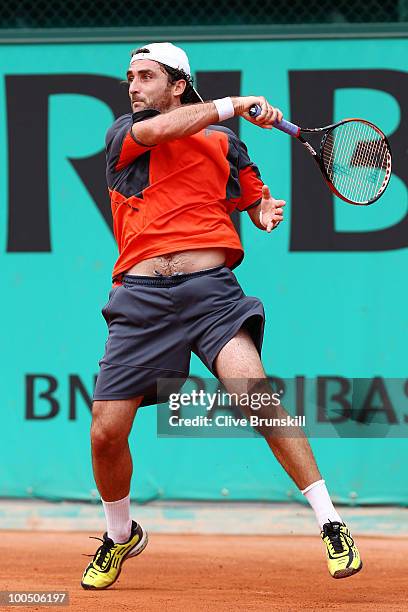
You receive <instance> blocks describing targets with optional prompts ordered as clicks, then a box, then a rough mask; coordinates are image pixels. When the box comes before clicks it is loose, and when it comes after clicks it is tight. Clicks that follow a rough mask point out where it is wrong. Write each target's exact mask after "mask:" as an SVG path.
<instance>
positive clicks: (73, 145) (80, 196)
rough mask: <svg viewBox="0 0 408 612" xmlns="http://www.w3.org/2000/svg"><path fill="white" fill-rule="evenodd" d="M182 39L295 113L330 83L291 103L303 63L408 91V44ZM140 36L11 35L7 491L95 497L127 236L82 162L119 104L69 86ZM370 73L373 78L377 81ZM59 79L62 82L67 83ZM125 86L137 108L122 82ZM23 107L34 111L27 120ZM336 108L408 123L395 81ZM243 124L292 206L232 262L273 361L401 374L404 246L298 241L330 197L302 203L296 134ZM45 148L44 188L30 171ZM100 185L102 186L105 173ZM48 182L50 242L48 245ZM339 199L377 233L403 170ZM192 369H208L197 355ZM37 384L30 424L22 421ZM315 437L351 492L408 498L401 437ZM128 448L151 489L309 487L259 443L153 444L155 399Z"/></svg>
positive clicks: (296, 372)
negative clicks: (93, 425)
mask: <svg viewBox="0 0 408 612" xmlns="http://www.w3.org/2000/svg"><path fill="white" fill-rule="evenodd" d="M146 42H149V41H146ZM174 42H177V41H174ZM133 46H135V45H133ZM181 46H183V48H184V49H185V50H186V51H187V53H188V54H189V58H190V63H191V65H192V67H193V69H194V70H195V71H202V72H210V71H236V72H238V73H240V77H241V92H242V94H243V95H244V94H250V93H256V94H260V95H265V96H267V97H268V98H269V100H270V101H271V103H272V104H275V105H277V106H279V107H280V108H281V109H283V110H284V112H285V115H286V116H287V117H288V118H290V117H291V112H292V113H293V112H294V109H298V113H299V114H301V112H302V99H303V95H304V99H305V105H306V102H307V105H308V108H309V109H312V110H311V111H310V112H311V113H313V106H314V104H316V105H317V106H318V105H319V100H320V94H321V90H322V89H324V86H325V85H324V83H325V81H324V79H323V80H321V81H320V86H319V87H320V89H318V90H317V91H316V92H315V91H313V88H312V87H310V88H307V89H305V90H303V91H302V92H301V93H300V95H299V90H298V94H297V95H296V99H293V95H292V94H293V92H294V91H295V89H294V88H293V87H292V88H291V82H292V83H293V79H295V77H296V75H298V73H303V74H309V73H310V71H341V72H344V71H349V70H351V69H352V70H354V71H360V72H359V73H360V74H361V75H362V77H363V75H365V74H367V73H370V74H373V73H372V71H377V70H380V71H386V72H387V74H388V73H389V74H391V75H392V77H393V83H396V87H397V90H398V91H400V92H401V96H403V95H404V94H403V91H404V88H405V90H407V82H406V80H404V77H406V71H407V67H408V65H407V64H408V60H407V58H408V41H407V40H404V39H388V40H387V39H381V40H380V39H376V40H374V39H373V40H370V39H364V40H363V39H362V40H337V41H335V40H327V41H323V40H305V41H248V42H233V41H231V42H217V41H213V42H189V43H187V42H186V43H182V45H181ZM131 48H132V45H130V44H125V43H120V44H119V43H117V44H69V45H68V44H67V45H63V44H55V45H54V44H47V45H41V44H32V45H4V46H1V47H0V69H1V72H2V75H1V78H0V108H1V110H2V112H1V117H2V118H1V120H0V168H2V171H1V172H2V180H1V182H0V197H1V207H0V233H1V234H0V235H1V242H0V243H1V245H2V247H1V249H0V270H1V279H2V300H1V303H0V313H1V321H2V325H1V337H2V342H1V346H2V354H1V358H0V363H1V370H0V397H1V426H2V436H1V440H2V443H1V445H0V495H1V496H11V497H30V496H35V497H46V498H51V499H61V498H71V499H84V500H86V499H92V498H95V497H96V496H97V492H96V490H95V483H94V480H93V477H92V470H91V462H90V443H89V427H90V421H91V418H90V411H89V407H88V404H87V401H86V399H87V395H88V396H89V395H90V394H91V392H92V386H93V383H94V376H95V374H96V373H97V369H98V359H99V358H100V357H101V355H102V353H103V348H104V342H105V338H106V329H105V323H104V321H103V319H102V316H101V315H100V309H101V307H102V306H103V305H104V303H105V302H106V300H107V294H108V291H109V289H110V273H111V269H112V266H113V263H114V260H115V257H116V245H115V243H114V239H113V237H112V233H111V231H110V229H109V226H108V224H107V222H106V221H105V219H104V217H103V214H102V213H101V211H100V209H99V207H98V206H97V203H96V200H97V199H98V197H99V196H97V195H95V193H92V189H91V190H90V189H89V186H86V180H83V179H84V177H85V178H86V171H87V167H88V166H87V165H86V162H84V160H86V159H87V158H92V157H94V156H96V157H97V155H98V153H100V152H101V150H102V149H103V143H104V136H105V132H106V130H107V128H108V127H109V125H110V124H111V123H112V121H113V119H114V114H113V111H112V109H111V108H110V107H109V105H108V104H107V103H106V102H104V101H102V100H101V99H98V98H97V97H94V96H92V95H90V94H89V92H87V90H86V86H84V91H83V92H77V91H73V89H72V87H71V85H69V83H70V80H69V79H70V78H71V75H77V76H78V75H80V76H81V75H82V76H81V78H83V81H81V80H79V81H78V82H80V83H86V82H87V81H88V80H89V81H90V80H91V76H95V75H98V76H105V77H110V78H113V79H118V80H119V79H121V78H122V77H123V76H124V74H125V71H126V68H127V62H128V59H129V50H130V49H131ZM295 73H296V74H295ZM52 75H59V76H58V77H57V81H56V82H54V81H53V82H52V86H49V97H48V99H46V101H45V102H44V104H43V105H42V106H41V108H42V109H43V110H44V108H45V109H46V110H47V109H48V117H46V123H44V124H41V125H42V128H44V126H45V125H46V124H47V125H48V134H47V133H44V129H43V132H42V135H41V133H40V132H38V130H37V128H38V125H37V120H38V124H39V123H40V117H39V115H38V112H37V111H36V112H37V115H34V116H33V114H32V108H33V107H35V108H37V106H36V105H37V103H38V98H39V96H40V95H41V91H44V88H46V87H48V85H46V81H40V80H38V78H37V80H36V79H33V78H32V77H34V76H35V77H40V76H42V77H44V78H45V77H47V78H49V77H50V76H52ZM16 77H19V79H16ZM291 79H292V81H291ZM363 81H364V78H363ZM371 82H372V83H375V75H374V80H372V81H371ZM47 83H48V81H47ZM64 88H65V90H66V91H65V93H60V92H61V91H64ZM70 88H71V89H70ZM102 89H103V88H102ZM234 93H236V92H234ZM120 95H121V96H123V103H124V105H126V101H125V100H126V90H123V91H122V92H121V93H120ZM16 108H18V109H21V108H24V109H25V110H26V112H24V113H21V112H20V113H17V114H16ZM38 108H40V107H38ZM13 109H14V110H13ZM30 109H31V111H30ZM333 113H334V118H335V119H340V118H342V117H343V116H363V117H365V118H367V119H369V120H372V121H374V122H375V123H378V124H379V125H380V126H381V127H382V128H383V129H384V131H386V132H387V133H388V134H390V135H391V134H392V133H393V132H395V131H396V130H398V129H399V130H401V129H402V128H403V127H404V126H405V128H404V129H406V124H405V123H404V121H403V108H402V106H401V104H400V101H399V100H398V99H397V96H396V95H395V91H393V92H391V93H390V92H387V91H385V90H384V89H383V88H381V87H379V88H378V89H377V88H376V87H375V86H372V87H369V88H368V87H367V86H366V84H365V85H364V88H360V87H359V86H358V83H355V85H354V86H353V87H349V86H346V87H341V88H339V89H337V90H336V92H335V94H334V109H333ZM291 118H292V119H293V120H295V121H296V120H298V121H300V120H301V119H302V117H299V116H293V115H292V117H291ZM41 121H42V119H41ZM36 130H37V131H36ZM22 134H23V135H24V134H25V140H24V136H22ZM240 135H241V138H242V139H243V140H244V141H245V142H246V144H247V146H248V149H249V152H250V154H251V156H252V158H253V159H254V160H255V161H256V162H257V163H258V165H259V167H260V169H261V172H262V177H263V179H264V181H265V182H267V183H268V184H269V185H270V188H271V191H272V193H273V194H274V195H275V196H276V197H280V198H284V199H286V200H287V201H288V205H287V209H286V215H287V218H286V221H285V222H284V223H283V224H281V226H280V228H279V230H277V231H276V232H273V233H272V234H271V235H266V234H265V233H261V232H259V230H257V229H256V228H255V227H254V226H252V224H251V222H250V219H249V217H247V216H242V217H241V235H242V240H243V244H244V247H245V251H246V255H245V260H244V262H243V263H242V265H241V266H240V267H239V268H238V269H237V270H236V271H235V273H236V275H237V277H238V279H239V281H240V282H241V284H242V286H243V288H244V290H245V292H246V293H247V294H248V295H256V296H258V297H260V298H261V299H262V300H263V303H264V306H265V310H266V316H267V325H266V335H265V341H264V352H263V360H264V365H265V368H266V371H267V372H268V373H269V374H271V375H272V374H277V375H280V376H285V377H293V376H300V375H302V376H308V377H314V376H317V375H339V376H354V377H372V376H375V375H380V376H384V377H394V378H404V377H405V376H406V347H407V331H408V314H407V313H408V309H407V292H406V287H405V284H406V283H405V279H406V269H407V265H408V253H407V250H406V248H405V245H403V244H400V243H399V242H398V239H395V242H393V240H394V239H393V238H392V236H390V238H389V240H388V242H386V245H385V247H384V248H381V249H378V248H376V249H373V250H368V249H367V250H362V251H358V250H356V249H352V250H347V249H343V250H342V249H334V250H330V248H328V249H326V250H324V249H320V250H318V251H313V245H312V247H310V248H309V249H308V250H307V251H306V250H294V248H293V240H294V238H293V232H294V214H295V211H296V210H299V206H301V207H304V209H307V208H308V207H309V206H310V211H311V212H310V215H311V216H312V225H313V226H314V227H317V228H318V231H319V227H320V225H319V224H320V221H319V214H320V213H319V211H320V210H322V209H321V208H319V204H317V207H316V202H311V201H310V199H309V198H308V197H305V198H304V201H302V198H301V197H300V198H299V196H297V201H296V203H295V205H293V201H292V198H293V185H294V180H295V178H294V175H293V172H294V170H293V164H294V163H296V161H295V158H294V155H297V154H296V153H293V152H292V153H291V147H292V144H293V143H292V141H291V139H290V138H289V137H287V136H286V135H284V134H281V133H278V132H277V131H273V133H269V132H266V131H262V130H259V129H257V128H255V127H253V126H251V125H250V124H248V123H246V122H243V123H242V124H241V126H240ZM400 140H401V138H400ZM22 142H24V143H25V144H24V147H22ZM398 142H400V141H398ZM405 142H406V140H405ZM397 144H398V143H397ZM294 146H298V145H297V143H296V142H295V143H294ZM46 147H48V151H47V150H46ZM299 147H300V145H299ZM17 149H18V150H17ZM44 151H45V153H46V154H47V158H46V159H47V160H48V178H47V177H46V182H44V180H43V178H44V177H37V176H36V172H37V170H35V169H36V168H38V167H39V166H38V163H39V161H38V159H39V157H41V155H44ZM299 151H300V154H301V155H304V156H305V158H306V153H305V152H304V151H302V150H300V149H299ZM403 154H405V158H403V157H402V154H401V155H400V153H399V150H398V151H397V158H398V155H399V156H400V157H399V160H398V159H397V170H398V164H400V166H401V167H403V165H404V164H405V165H406V151H405V150H404V152H403ZM99 159H100V158H99ZM302 163H303V162H302ZM304 163H305V164H306V163H309V160H308V161H307V162H304ZM33 168H34V170H33ZM101 168H102V167H101ZM307 168H308V170H310V175H311V182H312V183H313V186H314V187H313V188H314V189H316V194H321V193H322V192H321V191H320V189H321V187H320V177H319V176H318V173H317V172H316V171H315V169H314V168H313V167H312V162H310V167H308V166H307ZM78 169H79V170H78ZM89 171H90V172H91V169H90V170H89ZM400 174H402V171H401V173H400ZM37 178H38V180H39V181H40V180H41V181H42V187H41V188H39V186H38V184H37ZM98 183H99V190H100V191H103V190H104V185H105V177H104V174H103V168H102V169H101V174H100V176H99V179H98ZM47 186H48V190H49V191H48V198H49V201H48V203H49V208H48V210H49V235H50V241H51V242H50V250H46V247H44V240H45V242H46V234H47V232H46V231H45V230H44V227H45V226H46V222H45V221H44V220H45V217H44V210H45V209H46V208H47V206H46V204H47V202H46V201H45V200H44V198H45V199H46V197H47V192H46V191H47V190H46V187H47ZM41 190H42V191H41ZM317 197H318V196H317ZM326 197H328V196H326V195H324V196H323V195H322V203H321V206H323V205H324V206H326V205H327V200H325V199H324V198H326ZM99 199H100V197H99ZM323 200H324V201H323ZM328 205H330V206H333V210H334V223H335V231H336V232H338V233H342V234H343V233H344V234H346V233H347V232H349V233H350V232H361V233H365V235H372V234H373V233H375V232H376V231H380V230H383V229H386V228H390V227H392V226H397V225H398V224H399V223H400V222H401V221H402V220H403V219H404V218H405V215H406V213H407V187H406V184H405V182H404V180H403V178H401V176H398V175H394V176H393V178H392V182H391V185H390V187H389V189H388V191H387V193H386V194H385V196H384V198H383V200H382V201H381V204H380V203H378V204H375V205H373V206H371V207H368V208H361V209H360V208H354V207H351V206H348V205H346V204H343V203H342V202H340V201H339V200H337V201H335V202H333V203H332V201H331V198H329V204H328ZM297 214H300V213H297ZM22 219H24V223H23V224H22V223H21V220H22ZM40 225H41V227H42V229H41V228H40ZM321 231H324V227H323V225H322V226H321ZM33 244H34V246H32V245H33ZM35 244H37V246H35ZM24 245H26V247H24ZM39 245H40V246H39ZM41 245H42V246H41ZM329 247H330V245H329ZM41 248H42V249H43V250H42V251H41ZM191 373H192V374H195V375H198V376H208V372H207V371H206V369H205V368H204V366H203V365H202V364H201V362H199V360H198V359H196V358H195V357H193V360H192V365H191ZM40 376H42V378H40ZM30 377H31V378H30ZM33 377H36V378H33ZM30 381H34V382H30ZM30 385H31V387H30ZM50 385H54V387H55V388H53V389H52V397H53V398H54V399H53V403H52V404H50V402H49V400H47V398H46V396H43V397H41V394H42V393H43V394H44V393H47V391H50ZM70 385H71V390H70ZM30 394H31V395H32V397H33V403H32V406H31V407H32V409H33V411H34V415H35V416H36V417H37V418H34V419H33V418H27V417H29V416H30V415H29V410H30V400H29V396H30ZM51 411H53V414H54V416H52V417H51V418H38V417H41V416H43V417H47V416H50V413H51ZM51 414H52V413H51ZM312 446H313V448H314V450H315V452H316V455H317V459H318V462H319V465H320V468H321V470H322V472H323V474H324V477H325V478H326V481H327V483H328V485H329V488H330V490H331V492H332V494H333V495H334V497H335V498H336V499H337V500H338V501H341V502H345V503H355V502H357V503H359V502H360V503H368V504H370V503H396V504H405V503H407V501H408V476H407V470H406V469H405V464H406V461H407V459H408V454H407V442H406V440H405V439H404V438H400V439H340V438H339V439H315V440H312ZM131 447H132V450H133V452H134V464H135V475H134V479H133V484H132V491H131V493H132V497H133V498H135V499H138V500H149V499H155V498H166V499H221V498H225V496H226V495H227V497H228V498H229V499H249V500H255V499H256V500H258V499H264V500H286V499H288V498H291V499H298V500H300V499H301V495H300V494H299V493H298V492H297V490H296V487H295V486H294V484H293V483H292V482H291V481H290V479H289V478H288V477H287V476H286V475H285V474H284V472H283V471H282V469H281V468H280V467H279V465H278V464H277V462H276V461H275V459H274V458H273V456H272V455H271V454H270V453H269V451H268V449H267V446H266V444H265V443H264V441H262V440H261V439H243V440H240V439H206V440H202V439H201V440H200V439H197V438H192V439H188V438H186V439H163V438H157V435H156V409H155V408H154V407H150V408H145V409H143V410H141V411H140V413H139V414H138V416H137V418H136V421H135V427H134V429H133V432H132V434H131Z"/></svg>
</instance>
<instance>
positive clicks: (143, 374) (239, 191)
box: [81, 43, 362, 589]
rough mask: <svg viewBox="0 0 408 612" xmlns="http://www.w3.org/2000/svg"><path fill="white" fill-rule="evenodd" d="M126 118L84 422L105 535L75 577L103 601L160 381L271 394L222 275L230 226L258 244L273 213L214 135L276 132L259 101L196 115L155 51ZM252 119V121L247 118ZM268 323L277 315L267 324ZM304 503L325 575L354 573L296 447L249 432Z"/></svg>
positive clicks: (180, 57) (138, 57)
mask: <svg viewBox="0 0 408 612" xmlns="http://www.w3.org/2000/svg"><path fill="white" fill-rule="evenodd" d="M127 80H128V83H129V98H130V104H131V112H130V113H129V114H126V115H123V116H122V117H119V118H118V119H117V120H116V121H115V123H114V124H113V126H112V127H111V128H110V129H109V130H108V133H107V137H106V158H107V182H108V187H109V192H110V197H111V205H112V214H113V227H114V233H115V237H116V240H117V243H118V247H119V257H118V260H117V261H116V264H115V267H114V270H113V289H112V291H111V292H110V296H109V301H108V304H107V305H106V306H105V308H104V309H103V311H102V313H103V316H104V318H105V320H106V322H107V325H108V329H109V335H108V340H107V343H106V348H105V354H104V357H103V359H102V360H101V362H100V372H99V376H98V379H97V383H96V388H95V394H94V403H93V408H92V427H91V444H92V462H93V471H94V476H95V481H96V484H97V487H98V490H99V493H100V495H101V498H102V503H103V507H104V511H105V515H106V522H107V531H106V533H105V534H104V535H103V538H102V540H101V541H102V544H101V545H100V546H99V548H98V550H97V551H96V553H95V555H94V556H93V560H92V562H91V563H89V565H88V566H87V568H86V569H85V572H84V574H83V577H82V582H81V584H82V586H83V587H84V588H85V589H106V588H107V587H109V586H111V585H112V584H113V583H114V582H115V581H116V580H117V578H118V576H119V574H120V571H121V569H122V564H123V562H124V561H125V560H126V559H129V558H130V557H134V556H136V555H138V554H140V553H141V552H142V551H143V550H144V548H145V547H146V544H147V534H146V531H145V530H144V529H143V527H142V526H141V525H139V524H138V523H137V522H135V521H134V520H132V518H131V517H130V499H129V491H130V481H131V475H132V458H131V454H130V451H129V445H128V436H129V433H130V431H131V429H132V425H133V420H134V417H135V414H136V411H137V409H138V408H139V407H140V406H147V405H152V404H156V403H157V388H156V383H157V379H158V378H166V379H172V378H174V379H183V380H185V379H186V378H187V376H188V373H189V363H190V356H191V351H194V353H196V354H197V355H198V356H199V358H200V359H201V360H202V361H203V363H204V364H205V365H206V366H207V368H208V369H209V370H210V372H212V374H214V376H216V377H217V378H218V379H219V380H220V381H221V382H223V384H224V385H225V387H226V388H227V391H231V385H230V382H229V381H231V380H244V379H249V380H256V381H258V385H257V386H258V388H259V384H261V386H262V385H264V387H267V388H268V389H269V392H270V393H271V392H272V391H271V389H270V387H269V386H268V381H267V379H266V375H265V371H264V369H263V366H262V362H261V358H260V355H261V347H262V339H263V328H264V310H263V307H262V303H261V301H260V300H259V299H257V298H254V297H248V296H246V295H245V293H244V292H243V290H242V288H241V287H240V285H239V283H238V281H237V279H236V277H235V275H234V273H233V272H232V269H233V268H235V267H236V266H238V265H239V264H240V262H241V261H242V258H243V248H242V245H241V242H240V240H239V236H238V234H237V232H236V231H235V229H234V226H233V223H232V221H231V218H230V214H231V213H232V212H233V211H234V210H238V211H240V212H247V213H248V215H249V217H250V218H251V220H252V222H253V223H254V224H255V225H256V227H257V228H259V230H261V231H266V232H268V233H270V232H271V231H272V230H273V229H274V228H276V226H277V225H278V224H279V223H280V222H281V221H282V220H283V210H284V205H285V202H284V201H283V200H277V199H275V198H273V197H272V195H271V194H270V191H269V188H268V187H267V186H266V185H264V184H263V182H262V180H261V178H260V174H259V171H258V168H257V167H256V165H255V164H254V163H253V162H252V161H251V160H250V158H249V156H248V152H247V148H246V146H245V144H244V143H243V142H241V141H240V140H239V139H238V138H237V136H236V135H235V134H234V133H233V132H232V131H231V130H229V129H227V128H225V127H223V126H220V125H217V124H218V122H220V121H224V120H225V119H228V118H230V117H233V116H234V115H239V116H241V117H243V118H244V119H246V120H247V121H250V122H251V123H253V124H254V125H255V126H258V127H260V128H262V129H272V125H273V123H274V121H275V120H276V119H278V120H281V119H282V113H281V112H280V110H279V109H277V108H274V107H272V106H271V105H270V104H269V102H268V101H267V100H266V99H265V98H264V97H263V96H247V97H236V98H229V97H227V98H223V99H220V100H214V101H212V102H205V103H203V102H202V99H201V97H200V96H199V94H198V93H197V91H196V90H195V89H194V87H193V82H192V78H191V71H190V66H189V62H188V58H187V55H186V54H185V52H184V51H183V50H182V49H180V48H178V47H176V46H174V45H173V44H170V43H153V44H149V45H146V46H145V47H142V48H140V49H137V50H135V51H133V52H132V55H131V60H130V65H129V68H128V71H127ZM253 104H259V105H260V106H261V108H262V113H261V115H260V116H259V117H257V118H256V119H252V118H251V117H250V116H249V114H248V111H249V108H250V107H251V106H252V105H253ZM277 321H278V323H279V322H280V315H278V318H277ZM261 433H263V434H264V436H265V438H266V441H267V443H268V444H269V446H270V448H271V450H272V451H273V453H274V454H275V456H276V458H277V459H278V461H279V462H280V463H281V465H282V467H283V468H284V469H285V470H286V472H287V473H288V474H289V476H291V478H292V479H293V480H294V482H295V483H296V485H297V486H298V487H299V489H300V490H301V491H302V493H303V494H304V495H305V497H306V498H307V499H308V501H309V502H310V504H311V506H312V508H313V510H314V511H315V513H316V518H317V521H318V524H319V527H320V530H321V536H322V539H323V541H324V543H325V545H326V551H327V561H328V567H329V571H330V574H331V575H332V576H333V577H334V578H343V577H346V576H350V575H352V574H354V573H356V572H358V571H359V570H360V569H361V567H362V564H361V560H360V555H359V552H358V550H357V548H356V546H355V544H354V542H353V539H352V537H351V535H350V531H349V530H348V528H347V527H346V525H345V524H344V523H343V521H342V519H341V518H340V516H339V515H338V513H337V512H336V510H335V508H334V507H333V504H332V502H331V500H330V497H329V494H328V491H327V489H326V485H325V481H324V480H323V479H322V477H321V475H320V473H319V470H318V468H317V466H316V462H315V460H314V457H313V454H312V451H311V449H310V446H309V443H308V441H307V439H306V438H305V437H304V436H303V435H299V436H284V435H283V436H281V435H276V432H275V435H272V434H271V432H270V430H269V431H261Z"/></svg>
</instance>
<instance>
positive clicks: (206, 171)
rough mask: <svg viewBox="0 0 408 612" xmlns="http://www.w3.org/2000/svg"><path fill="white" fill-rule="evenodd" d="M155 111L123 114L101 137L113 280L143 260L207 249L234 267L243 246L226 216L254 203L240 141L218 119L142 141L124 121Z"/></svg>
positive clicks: (256, 189) (257, 183)
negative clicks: (171, 136)
mask: <svg viewBox="0 0 408 612" xmlns="http://www.w3.org/2000/svg"><path fill="white" fill-rule="evenodd" d="M156 114H158V111H154V110H145V111H140V112H138V113H134V114H133V115H131V114H127V115H123V116H122V117H119V118H118V119H117V120H116V121H115V123H114V124H113V125H112V127H111V128H110V129H109V130H108V132H107V135H106V160H107V172H106V174H107V183H108V189H109V194H110V198H111V207H112V216H113V230H114V234H115V238H116V241H117V243H118V247H119V257H118V259H117V261H116V264H115V266H114V269H113V279H114V280H118V279H119V278H120V277H121V274H122V273H124V272H126V271H127V270H129V268H131V267H132V266H133V265H134V264H136V263H138V262H140V261H143V260H144V259H149V258H151V257H156V256H159V255H165V254H166V253H172V252H175V251H184V250H188V249H202V248H208V247H222V248H224V249H225V251H226V266H228V267H229V268H234V267H236V266H237V265H239V264H240V263H241V261H242V259H243V256H244V251H243V248H242V244H241V241H240V239H239V236H238V234H237V232H236V230H235V227H234V224H233V223H232V221H231V217H230V215H231V213H232V212H233V211H234V210H238V211H240V212H242V211H244V210H248V208H250V207H251V206H256V205H257V204H258V203H259V202H260V198H261V195H262V193H261V192H262V185H263V183H262V180H261V178H260V174H259V170H258V168H257V167H256V166H255V164H253V163H252V162H251V160H250V159H249V156H248V152H247V148H246V146H245V145H244V143H243V142H242V141H241V140H239V138H238V137H237V136H236V135H235V134H234V132H232V131H231V130H229V129H228V128H225V127H223V126H219V125H216V126H209V127H208V128H206V129H204V130H201V131H200V132H198V133H197V134H194V135H193V136H186V137H184V138H180V139H176V140H172V141H170V142H166V143H163V144H158V145H155V146H151V147H147V146H145V145H143V144H142V143H140V142H138V141H137V140H136V139H135V138H134V136H133V134H132V131H131V128H132V125H133V123H135V122H137V121H141V120H144V119H146V118H148V117H152V116H154V115H156Z"/></svg>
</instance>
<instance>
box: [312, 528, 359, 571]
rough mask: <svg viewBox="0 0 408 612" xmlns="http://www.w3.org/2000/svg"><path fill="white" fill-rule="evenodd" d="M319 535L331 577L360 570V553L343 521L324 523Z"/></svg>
mask: <svg viewBox="0 0 408 612" xmlns="http://www.w3.org/2000/svg"><path fill="white" fill-rule="evenodd" d="M321 536H322V540H323V542H324V543H325V544H326V554H327V565H328V567H329V572H330V574H331V575H332V576H333V578H347V576H352V575H353V574H356V573H357V572H359V571H360V570H361V568H362V567H363V563H362V561H361V558H360V553H359V552H358V548H357V546H356V545H355V544H354V540H353V538H352V537H351V533H350V531H349V529H348V528H347V527H346V525H345V524H344V523H338V522H331V521H329V522H328V523H325V524H324V525H323V530H322V532H321Z"/></svg>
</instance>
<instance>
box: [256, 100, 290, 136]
mask: <svg viewBox="0 0 408 612" xmlns="http://www.w3.org/2000/svg"><path fill="white" fill-rule="evenodd" d="M261 112H262V109H261V107H260V106H259V104H254V105H253V106H251V108H250V109H249V112H248V114H249V116H250V117H252V118H255V117H258V116H259V115H260V114H261ZM274 126H275V127H276V128H277V129H278V130H281V132H285V133H286V134H289V135H290V136H295V137H296V138H297V137H298V136H299V134H300V127H299V126H298V125H295V124H294V123H291V122H290V121H286V119H282V121H280V122H279V121H275V123H274Z"/></svg>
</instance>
